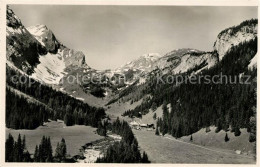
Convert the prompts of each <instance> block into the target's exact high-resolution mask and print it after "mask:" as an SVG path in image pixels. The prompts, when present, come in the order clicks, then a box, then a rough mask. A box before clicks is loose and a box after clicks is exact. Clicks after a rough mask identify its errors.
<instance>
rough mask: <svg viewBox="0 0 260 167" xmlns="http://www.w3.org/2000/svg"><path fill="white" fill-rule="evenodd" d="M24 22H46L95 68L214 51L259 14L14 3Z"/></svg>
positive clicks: (253, 10)
mask: <svg viewBox="0 0 260 167" xmlns="http://www.w3.org/2000/svg"><path fill="white" fill-rule="evenodd" d="M10 7H11V9H13V11H14V12H15V14H16V15H17V16H18V17H19V18H20V19H21V21H22V23H23V24H24V25H25V27H28V26H32V25H36V24H45V25H47V27H48V28H50V29H51V30H52V31H53V32H54V34H55V36H56V37H57V38H58V39H59V40H60V41H61V42H62V43H63V44H64V45H66V46H67V47H69V48H71V49H76V50H81V51H83V52H84V53H85V55H86V61H87V63H88V64H89V65H90V66H91V67H93V68H96V69H108V68H112V69H114V68H117V67H119V66H121V65H122V64H125V63H126V62H128V61H131V60H133V59H136V58H137V57H139V56H141V55H143V54H145V53H160V54H162V55H163V54H165V53H167V52H170V51H172V50H174V49H178V48H195V49H199V50H203V51H211V50H212V47H213V44H214V41H215V39H216V37H217V35H218V33H219V32H220V31H221V30H223V29H225V28H228V27H230V26H233V25H237V24H239V23H240V22H242V21H244V20H247V19H251V18H257V8H256V7H180V6H71V5H67V6H62V5H10Z"/></svg>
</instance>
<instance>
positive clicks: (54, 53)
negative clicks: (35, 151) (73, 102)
mask: <svg viewBox="0 0 260 167" xmlns="http://www.w3.org/2000/svg"><path fill="white" fill-rule="evenodd" d="M6 21H7V26H6V40H7V48H6V51H7V55H6V57H7V61H8V63H9V64H13V65H14V66H15V67H17V68H18V69H20V70H22V71H24V72H25V73H27V74H29V75H31V76H32V77H34V78H36V79H38V80H40V81H43V82H44V83H47V84H58V83H59V81H60V79H61V78H62V77H63V76H64V75H65V74H66V71H68V70H70V68H72V67H74V68H75V67H78V68H89V66H88V65H87V64H86V61H85V55H84V53H83V52H81V51H75V50H73V49H69V48H67V47H66V46H64V45H63V44H62V43H60V42H59V41H58V40H57V39H56V37H55V35H54V33H53V32H52V31H51V30H50V29H48V27H47V26H45V25H36V26H31V27H28V28H25V27H24V26H23V24H22V22H21V21H20V19H19V18H18V17H17V16H16V15H15V14H14V12H13V11H12V10H11V9H10V8H9V7H7V17H6Z"/></svg>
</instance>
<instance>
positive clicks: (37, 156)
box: [33, 145, 40, 162]
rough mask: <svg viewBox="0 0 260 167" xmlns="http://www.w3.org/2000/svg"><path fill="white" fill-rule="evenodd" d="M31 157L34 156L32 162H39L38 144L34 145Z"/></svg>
mask: <svg viewBox="0 0 260 167" xmlns="http://www.w3.org/2000/svg"><path fill="white" fill-rule="evenodd" d="M33 158H34V162H40V159H39V149H38V145H36V147H35V151H34V156H33Z"/></svg>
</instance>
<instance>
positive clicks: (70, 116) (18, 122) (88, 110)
mask: <svg viewBox="0 0 260 167" xmlns="http://www.w3.org/2000/svg"><path fill="white" fill-rule="evenodd" d="M14 76H15V77H14ZM14 78H16V79H21V82H19V80H18V81H15V79H14ZM6 79H7V80H6V83H7V85H9V86H11V87H12V88H14V89H17V90H19V91H21V92H23V93H25V94H27V95H29V96H31V97H33V98H35V99H36V100H38V101H40V102H42V103H44V104H46V105H47V106H48V107H49V108H51V109H52V111H50V110H49V109H46V108H45V107H44V106H41V105H39V104H36V103H32V102H27V101H26V99H25V98H23V97H20V96H17V95H15V93H14V92H11V91H9V90H8V89H7V94H6V99H7V100H6V101H7V105H6V124H7V127H9V128H15V129H19V128H25V129H33V128H36V127H38V126H39V125H41V124H42V123H43V122H44V121H46V120H48V119H53V120H57V119H61V120H64V121H65V123H66V125H67V126H71V125H74V124H79V125H90V126H93V127H97V123H98V122H99V121H100V120H101V119H102V118H103V117H104V116H105V112H104V109H103V108H96V107H92V106H89V105H88V104H86V103H83V102H82V101H80V100H77V99H75V98H73V97H70V96H68V95H67V94H64V93H62V92H60V91H56V90H54V89H53V88H52V87H50V86H47V85H44V84H41V83H39V82H37V81H36V80H34V79H32V78H30V79H29V77H28V76H26V75H23V74H21V73H19V72H18V71H16V70H14V69H12V68H10V67H9V66H7V72H6ZM29 81H30V82H29ZM11 99H12V100H11ZM19 104H20V105H19ZM21 104H23V105H21ZM24 104H27V105H24Z"/></svg>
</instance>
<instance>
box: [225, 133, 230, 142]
mask: <svg viewBox="0 0 260 167" xmlns="http://www.w3.org/2000/svg"><path fill="white" fill-rule="evenodd" d="M228 141H229V138H228V134H227V133H226V136H225V142H228Z"/></svg>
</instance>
